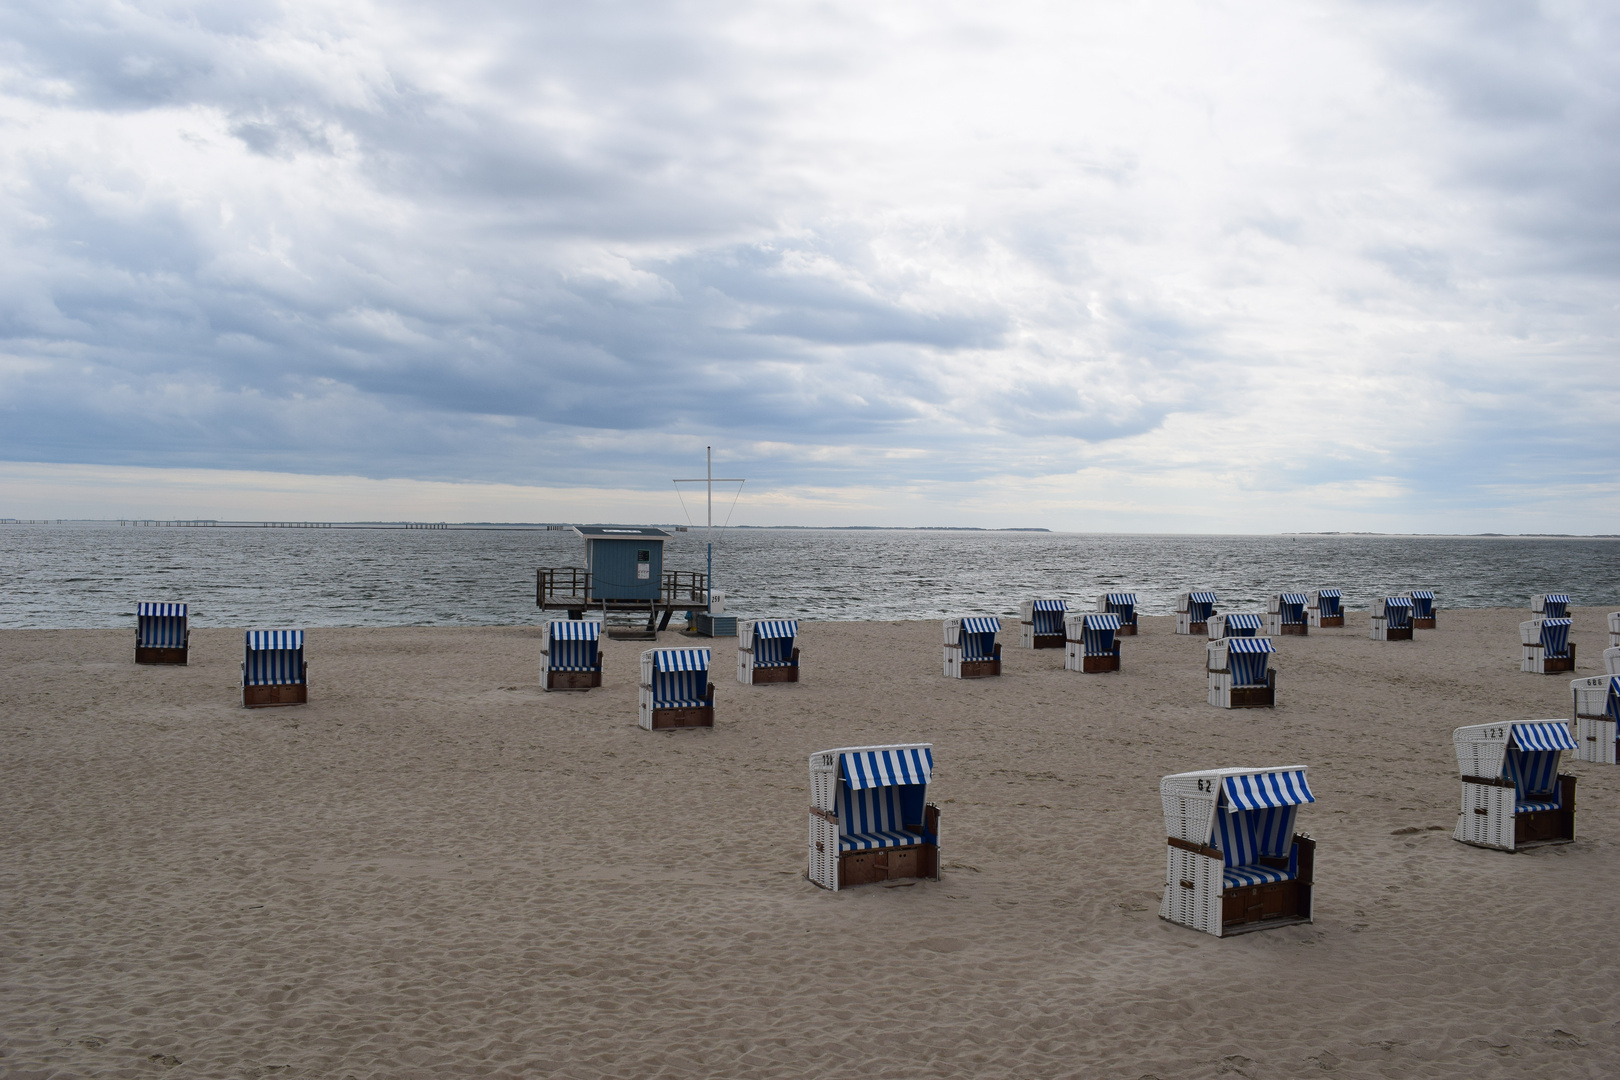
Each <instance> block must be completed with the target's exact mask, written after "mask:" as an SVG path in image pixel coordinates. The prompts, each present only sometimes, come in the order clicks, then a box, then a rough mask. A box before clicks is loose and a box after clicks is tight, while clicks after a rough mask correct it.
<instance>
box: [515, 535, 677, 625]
mask: <svg viewBox="0 0 1620 1080" xmlns="http://www.w3.org/2000/svg"><path fill="white" fill-rule="evenodd" d="M573 531H574V533H575V534H576V535H577V536H579V537H580V538H581V539H583V540H584V541H585V565H584V566H583V567H579V566H560V567H542V568H541V569H539V570H537V571H535V589H534V600H535V604H536V605H537V606H538V607H539V608H540V609H541V610H543V611H544V610H553V611H557V610H560V611H566V612H568V617H569V618H570V619H582V618H584V617H585V612H586V611H587V610H591V609H595V610H598V611H600V612H601V613H602V617H603V619H604V620H605V619H606V618H607V616H608V615H609V614H614V613H620V614H634V615H637V616H639V615H640V614H642V613H645V614H646V616H647V628H646V630H645V631H643V632H636V633H635V635H634V636H637V637H641V636H643V635H644V634H653V633H655V632H656V631H657V630H661V629H663V628H664V627H666V626H668V625H669V616H670V613H671V612H672V611H673V610H674V609H675V607H677V606H680V607H694V606H696V605H698V604H707V603H708V602H709V596H708V593H709V584H708V575H706V574H703V573H699V572H696V571H668V572H666V571H665V570H664V541H666V540H668V539H669V535H670V534H669V533H667V532H665V531H664V530H663V529H658V528H654V527H653V526H650V525H575V526H573ZM660 614H662V616H663V619H662V622H661V623H660V622H659V616H660ZM608 633H609V636H610V637H624V636H630V635H627V634H624V633H621V632H619V631H618V630H617V629H613V630H609V632H608Z"/></svg>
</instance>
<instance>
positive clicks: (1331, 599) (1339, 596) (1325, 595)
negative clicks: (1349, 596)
mask: <svg viewBox="0 0 1620 1080" xmlns="http://www.w3.org/2000/svg"><path fill="white" fill-rule="evenodd" d="M1305 621H1306V622H1307V623H1309V624H1310V625H1312V626H1314V627H1317V628H1318V629H1324V628H1326V629H1332V628H1334V627H1342V626H1343V625H1344V594H1343V593H1342V592H1340V591H1339V590H1338V589H1316V590H1314V591H1313V592H1311V593H1309V594H1308V596H1307V602H1306V604H1305Z"/></svg>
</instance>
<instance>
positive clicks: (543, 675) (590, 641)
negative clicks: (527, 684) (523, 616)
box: [540, 619, 602, 690]
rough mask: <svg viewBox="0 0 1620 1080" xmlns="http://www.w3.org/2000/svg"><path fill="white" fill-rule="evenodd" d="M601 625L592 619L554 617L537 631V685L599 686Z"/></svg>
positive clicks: (552, 687)
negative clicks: (538, 649)
mask: <svg viewBox="0 0 1620 1080" xmlns="http://www.w3.org/2000/svg"><path fill="white" fill-rule="evenodd" d="M601 637H602V624H601V623H600V622H597V621H596V620H594V619H555V620H553V621H551V622H548V623H546V624H545V626H543V627H541V630H540V686H541V688H542V689H544V690H589V689H590V688H591V687H593V686H601V685H602V642H601Z"/></svg>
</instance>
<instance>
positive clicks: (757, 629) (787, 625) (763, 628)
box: [754, 619, 799, 638]
mask: <svg viewBox="0 0 1620 1080" xmlns="http://www.w3.org/2000/svg"><path fill="white" fill-rule="evenodd" d="M754 636H755V637H762V638H790V637H798V636H799V624H798V623H797V622H796V621H794V620H793V619H761V620H759V622H757V623H755V624H754Z"/></svg>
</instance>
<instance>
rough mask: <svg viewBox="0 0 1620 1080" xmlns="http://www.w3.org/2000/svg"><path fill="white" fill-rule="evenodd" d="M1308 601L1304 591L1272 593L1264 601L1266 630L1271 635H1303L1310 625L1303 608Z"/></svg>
mask: <svg viewBox="0 0 1620 1080" xmlns="http://www.w3.org/2000/svg"><path fill="white" fill-rule="evenodd" d="M1310 602H1311V598H1310V597H1308V596H1306V595H1305V594H1304V593H1298V592H1285V593H1273V594H1272V596H1271V598H1270V599H1269V600H1267V601H1266V632H1267V633H1269V634H1271V636H1272V637H1283V636H1290V637H1305V636H1306V634H1308V633H1309V627H1310V623H1309V622H1307V621H1306V619H1305V608H1306V607H1307V606H1308V605H1309V604H1310Z"/></svg>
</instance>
